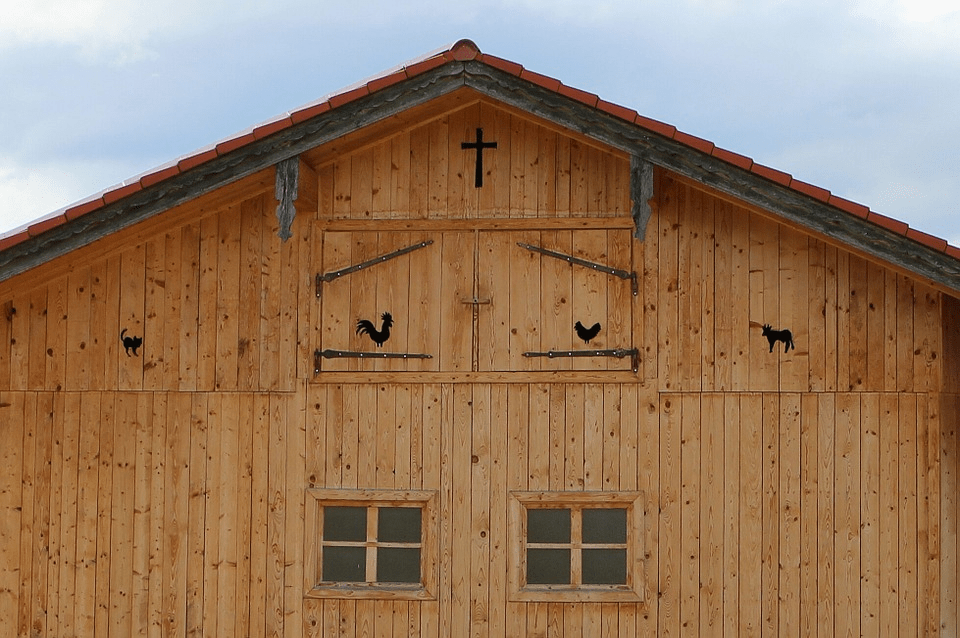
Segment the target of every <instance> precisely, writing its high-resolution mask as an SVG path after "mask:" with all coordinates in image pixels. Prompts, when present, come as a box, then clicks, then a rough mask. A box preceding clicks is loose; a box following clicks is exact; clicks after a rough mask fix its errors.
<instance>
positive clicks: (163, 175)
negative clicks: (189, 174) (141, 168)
mask: <svg viewBox="0 0 960 638" xmlns="http://www.w3.org/2000/svg"><path fill="white" fill-rule="evenodd" d="M179 174H180V167H179V166H178V165H176V164H174V165H173V166H168V167H167V168H163V169H160V170H158V171H154V172H153V173H147V174H146V175H144V176H143V177H141V178H140V185H141V186H143V187H144V188H150V187H151V186H153V185H154V184H156V183H158V182H162V181H163V180H165V179H169V178H171V177H175V176H177V175H179Z"/></svg>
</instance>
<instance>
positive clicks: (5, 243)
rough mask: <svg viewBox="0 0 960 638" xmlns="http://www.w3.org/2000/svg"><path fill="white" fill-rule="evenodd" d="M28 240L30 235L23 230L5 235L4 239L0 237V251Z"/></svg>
mask: <svg viewBox="0 0 960 638" xmlns="http://www.w3.org/2000/svg"><path fill="white" fill-rule="evenodd" d="M28 239H30V233H28V232H27V231H25V230H21V231H19V232H17V233H14V234H13V235H7V236H6V237H0V250H6V249H7V248H12V247H13V246H16V245H17V244H20V243H22V242H25V241H27V240H28Z"/></svg>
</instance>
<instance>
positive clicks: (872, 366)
mask: <svg viewBox="0 0 960 638" xmlns="http://www.w3.org/2000/svg"><path fill="white" fill-rule="evenodd" d="M885 292H886V283H885V281H884V269H883V268H882V267H881V266H879V265H877V264H875V263H873V262H870V263H869V264H867V286H866V294H867V298H866V304H867V325H866V347H867V374H866V388H867V390H869V391H871V392H880V391H882V390H883V389H884V384H885V381H886V379H885V360H886V356H885V350H886V340H885V337H886V329H885V328H884V323H885V318H886V310H885V308H886V298H885Z"/></svg>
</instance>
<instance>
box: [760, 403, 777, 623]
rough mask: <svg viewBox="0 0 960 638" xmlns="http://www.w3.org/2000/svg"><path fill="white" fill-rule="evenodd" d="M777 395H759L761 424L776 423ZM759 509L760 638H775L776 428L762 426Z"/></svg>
mask: <svg viewBox="0 0 960 638" xmlns="http://www.w3.org/2000/svg"><path fill="white" fill-rule="evenodd" d="M780 398H781V397H780V395H778V394H764V395H763V423H764V424H770V425H771V426H773V424H779V422H780ZM761 438H762V442H763V443H762V445H763V449H762V452H761V454H762V457H761V458H762V464H763V465H762V469H761V477H762V481H763V483H762V485H763V488H762V489H763V494H762V506H761V516H762V519H761V521H762V523H761V535H762V537H761V554H760V557H761V562H762V569H761V573H760V579H761V581H760V584H761V603H760V608H761V611H762V614H763V625H762V626H761V632H760V633H761V635H763V636H768V635H769V636H776V635H777V634H778V633H779V631H780V611H781V610H780V606H779V600H780V597H781V595H782V593H781V591H780V545H781V540H782V539H781V538H780V515H781V513H780V502H781V498H780V497H781V495H780V465H781V459H780V455H779V452H780V428H779V427H764V428H763V433H762V437H761Z"/></svg>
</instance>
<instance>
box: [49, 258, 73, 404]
mask: <svg viewBox="0 0 960 638" xmlns="http://www.w3.org/2000/svg"><path fill="white" fill-rule="evenodd" d="M68 294H69V293H68V292H67V278H66V277H60V278H59V279H55V280H54V281H51V282H50V283H49V284H48V285H47V309H46V319H47V340H46V341H47V342H46V345H45V347H44V352H45V353H46V357H44V361H45V364H46V374H45V375H44V380H45V383H46V389H47V390H62V389H63V387H64V384H65V383H66V358H67V357H66V354H67V353H66V350H67V301H68V299H67V297H68Z"/></svg>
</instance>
